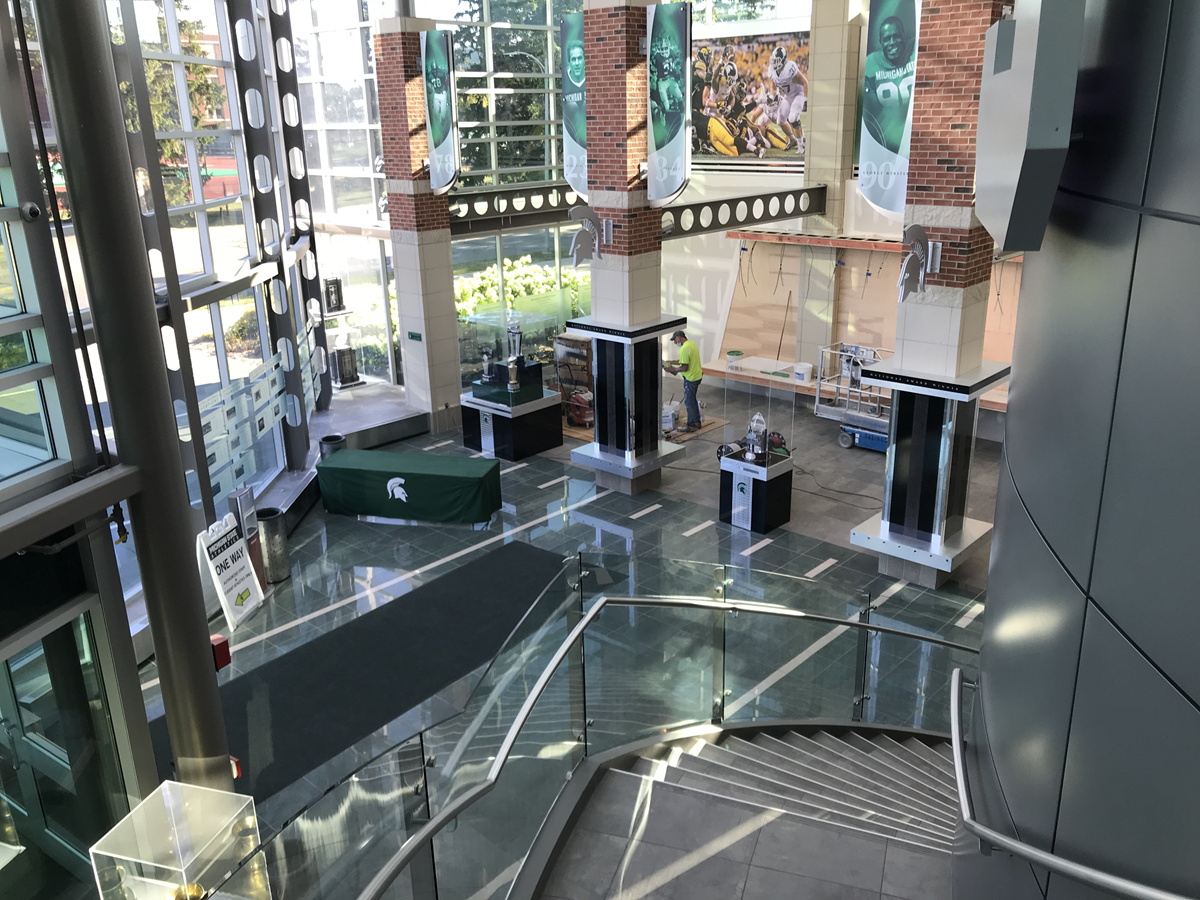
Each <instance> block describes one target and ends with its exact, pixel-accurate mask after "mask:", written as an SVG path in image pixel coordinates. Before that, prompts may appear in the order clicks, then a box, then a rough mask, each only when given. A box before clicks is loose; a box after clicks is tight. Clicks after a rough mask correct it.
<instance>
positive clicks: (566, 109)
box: [560, 13, 587, 203]
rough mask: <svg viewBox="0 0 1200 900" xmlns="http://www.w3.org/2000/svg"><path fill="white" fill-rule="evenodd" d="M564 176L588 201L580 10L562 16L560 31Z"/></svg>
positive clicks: (581, 15)
mask: <svg viewBox="0 0 1200 900" xmlns="http://www.w3.org/2000/svg"><path fill="white" fill-rule="evenodd" d="M560 43H561V45H562V117H563V175H564V176H565V177H566V179H567V184H569V185H570V186H571V190H573V191H574V192H575V193H576V194H578V195H579V197H580V199H582V200H583V201H584V202H585V203H586V202H587V91H586V90H585V88H584V79H585V77H586V73H585V70H584V61H583V13H569V14H568V15H565V16H563V22H562V34H561V39H560Z"/></svg>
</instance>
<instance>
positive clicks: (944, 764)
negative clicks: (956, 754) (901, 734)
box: [900, 737, 954, 781]
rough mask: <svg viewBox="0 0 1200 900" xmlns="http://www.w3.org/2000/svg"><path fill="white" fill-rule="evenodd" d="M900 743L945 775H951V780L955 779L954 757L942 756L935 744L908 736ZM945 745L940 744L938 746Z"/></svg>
mask: <svg viewBox="0 0 1200 900" xmlns="http://www.w3.org/2000/svg"><path fill="white" fill-rule="evenodd" d="M900 744H901V746H903V747H907V748H908V749H909V750H911V751H912V752H913V753H915V754H917V756H920V757H921V758H922V759H924V760H925V761H926V762H928V763H929V764H930V765H931V766H933V767H934V768H935V769H936V770H937V771H939V772H941V773H942V774H943V775H949V777H950V780H951V781H953V780H954V761H953V759H952V757H949V756H942V755H941V754H940V753H938V752H937V750H935V749H934V747H933V746H931V745H929V744H927V743H925V742H924V741H923V740H921V739H920V738H915V737H912V738H908V739H907V740H904V741H901V742H900ZM943 745H944V744H939V745H938V746H943Z"/></svg>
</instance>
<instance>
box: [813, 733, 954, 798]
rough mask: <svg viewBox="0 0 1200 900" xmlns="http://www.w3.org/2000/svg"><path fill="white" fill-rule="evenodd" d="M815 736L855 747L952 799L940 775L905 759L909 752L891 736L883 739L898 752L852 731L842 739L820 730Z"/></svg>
mask: <svg viewBox="0 0 1200 900" xmlns="http://www.w3.org/2000/svg"><path fill="white" fill-rule="evenodd" d="M817 737H818V739H820V740H823V741H824V742H825V746H827V747H829V746H835V745H834V744H832V742H833V741H837V742H838V743H841V744H846V745H847V746H850V747H854V748H855V749H857V750H860V751H861V752H863V753H865V754H866V755H867V756H869V757H873V758H875V759H877V760H879V762H880V763H881V764H882V765H887V766H891V767H892V768H893V769H895V770H896V771H897V772H900V773H902V774H904V775H906V776H908V777H909V778H912V779H913V780H914V781H916V782H917V783H918V784H921V785H924V787H925V789H926V790H928V791H934V792H936V793H938V794H940V795H942V796H943V797H945V799H946V800H947V801H948V802H952V801H953V799H954V791H953V788H952V787H951V786H950V785H948V784H947V783H946V782H944V781H943V780H942V779H941V778H940V777H938V776H936V775H933V774H930V773H929V772H926V771H925V770H924V769H922V768H921V767H920V766H918V765H916V764H915V763H914V762H912V761H911V760H910V759H906V758H905V755H908V756H911V754H909V753H908V751H907V750H905V749H904V748H903V747H900V746H899V745H898V744H896V742H895V741H891V738H885V740H887V741H891V743H892V744H894V745H895V746H896V747H898V748H899V750H900V752H899V753H897V752H895V751H893V750H892V749H890V748H885V747H881V746H879V745H878V744H873V743H871V742H870V741H868V740H867V739H866V738H865V737H863V736H862V735H861V734H855V733H854V732H850V733H849V734H847V735H846V737H845V739H844V740H843V739H841V738H836V737H834V736H833V735H832V734H826V733H825V732H821V733H820V734H818V735H817Z"/></svg>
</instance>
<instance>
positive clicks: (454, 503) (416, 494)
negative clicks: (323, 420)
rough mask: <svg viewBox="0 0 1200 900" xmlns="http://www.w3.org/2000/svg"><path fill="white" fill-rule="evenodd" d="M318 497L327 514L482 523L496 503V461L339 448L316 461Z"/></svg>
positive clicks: (498, 499) (498, 501)
mask: <svg viewBox="0 0 1200 900" xmlns="http://www.w3.org/2000/svg"><path fill="white" fill-rule="evenodd" d="M317 481H318V483H319V484H320V487H321V499H322V500H323V501H324V503H325V509H327V510H328V511H329V512H331V513H339V514H341V515H347V516H380V517H382V518H388V519H418V520H420V521H423V522H485V521H487V520H488V519H490V518H491V516H492V513H494V512H495V511H496V510H498V509H499V508H500V463H499V461H498V460H494V459H467V458H463V457H459V456H434V455H433V454H430V453H390V452H388V451H384V450H339V451H338V452H337V453H335V454H333V455H332V456H331V457H329V458H328V459H324V460H322V461H321V462H319V463H317Z"/></svg>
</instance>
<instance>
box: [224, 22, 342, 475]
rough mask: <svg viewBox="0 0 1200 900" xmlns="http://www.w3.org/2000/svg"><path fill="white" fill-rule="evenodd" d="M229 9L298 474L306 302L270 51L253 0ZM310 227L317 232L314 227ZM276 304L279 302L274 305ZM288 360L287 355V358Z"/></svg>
mask: <svg viewBox="0 0 1200 900" xmlns="http://www.w3.org/2000/svg"><path fill="white" fill-rule="evenodd" d="M226 8H227V9H228V10H229V26H230V27H229V33H230V35H232V40H233V71H234V74H235V76H236V79H237V88H236V90H237V95H238V98H237V102H238V108H239V109H240V110H241V113H242V136H243V138H244V140H245V142H246V162H247V164H248V166H249V169H250V190H251V201H252V203H253V205H254V221H255V225H256V226H257V227H256V228H255V244H256V245H257V248H256V251H252V252H257V255H258V259H259V261H260V262H268V261H269V262H273V263H275V264H276V265H277V266H278V267H279V274H278V275H277V276H276V280H275V281H274V282H273V283H272V284H271V285H270V286H269V287H264V291H269V296H268V302H267V326H268V330H269V331H270V334H271V345H272V347H273V348H274V349H275V350H276V351H278V350H279V349H280V343H281V342H282V343H283V344H284V345H286V346H290V348H291V354H290V356H291V359H290V360H288V359H286V358H285V359H284V385H285V388H286V391H287V394H288V395H289V399H288V400H287V403H286V406H287V407H288V420H287V421H285V422H284V423H283V448H284V452H285V454H286V456H287V467H288V468H289V469H291V470H297V469H303V468H304V464H305V461H306V459H307V457H308V417H307V416H306V415H305V409H304V383H303V380H302V377H301V373H300V349H299V345H298V341H299V336H298V334H297V328H296V322H297V321H298V317H297V316H296V315H295V314H294V311H293V310H292V304H293V303H295V302H299V303H303V302H304V301H303V300H297V299H296V296H295V293H294V292H293V291H292V290H290V289H289V288H288V282H287V270H286V269H285V267H284V262H283V257H284V254H283V248H284V238H283V232H282V230H281V224H280V216H279V202H278V199H277V195H276V188H277V184H278V181H277V175H276V170H275V160H276V156H275V142H274V140H273V139H272V137H271V108H272V107H271V97H270V93H269V91H268V86H267V78H266V72H265V70H264V68H263V65H264V62H265V60H266V59H267V52H268V51H269V50H270V48H265V47H263V46H262V41H261V40H260V33H259V22H260V19H259V18H258V16H257V15H256V13H255V9H254V3H253V0H228V2H227V3H226ZM298 115H299V113H297V116H298ZM297 121H298V119H297ZM292 218H294V217H292V216H289V220H290V219H292ZM309 227H310V229H311V224H310V226H309ZM309 252H312V251H311V250H310V251H309ZM272 299H273V300H274V302H271V300H272ZM305 340H307V337H305ZM287 355H288V354H286V353H285V357H286V356H287ZM289 363H290V369H289V368H288V365H289ZM323 384H324V382H322V385H323ZM293 403H294V404H295V406H294V407H293ZM293 409H296V412H297V415H296V417H295V418H296V421H294V422H293V421H291V419H292V411H293Z"/></svg>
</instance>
